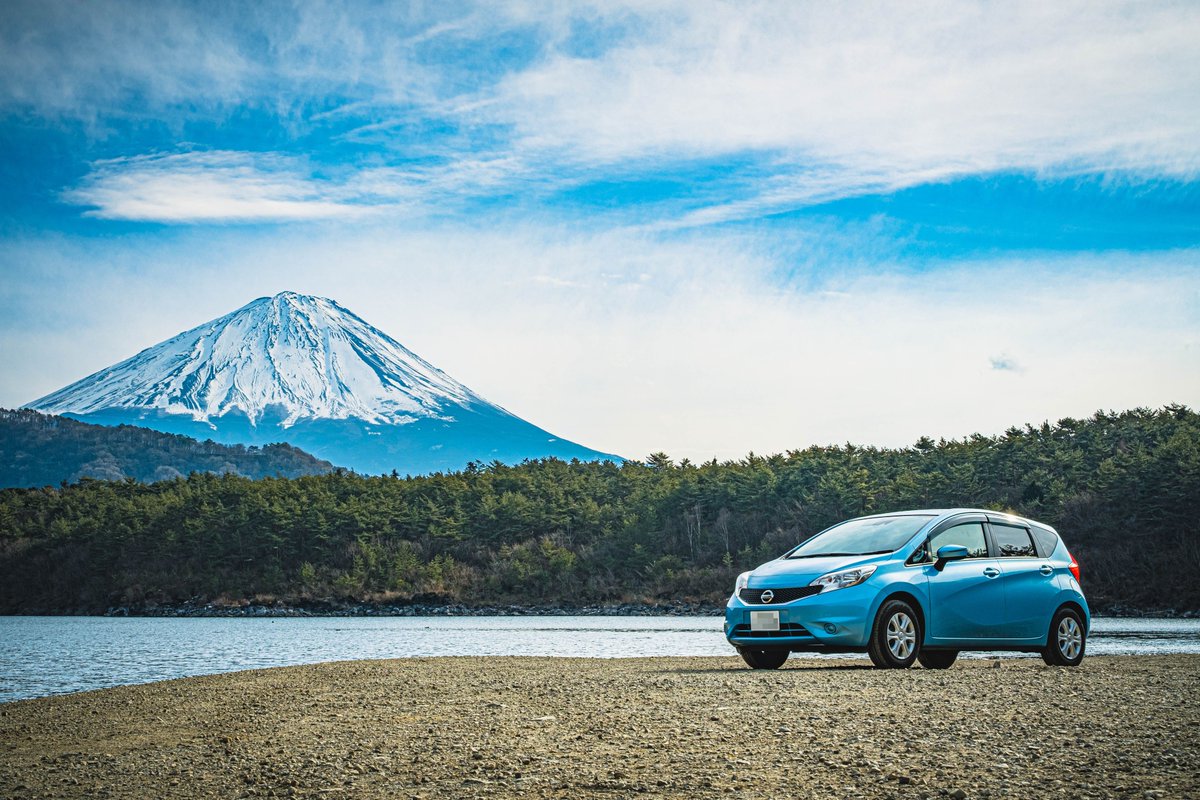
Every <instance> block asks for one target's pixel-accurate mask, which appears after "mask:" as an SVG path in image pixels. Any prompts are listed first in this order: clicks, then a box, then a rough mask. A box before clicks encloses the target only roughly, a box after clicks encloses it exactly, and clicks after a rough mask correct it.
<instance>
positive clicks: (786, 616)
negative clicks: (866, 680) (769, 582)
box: [725, 584, 874, 651]
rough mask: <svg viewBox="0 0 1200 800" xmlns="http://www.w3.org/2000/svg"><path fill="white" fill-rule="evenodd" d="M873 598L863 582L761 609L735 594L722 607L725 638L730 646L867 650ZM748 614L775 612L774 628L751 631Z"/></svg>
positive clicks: (768, 605)
mask: <svg viewBox="0 0 1200 800" xmlns="http://www.w3.org/2000/svg"><path fill="white" fill-rule="evenodd" d="M756 588H766V587H756ZM873 594H874V593H873V592H872V591H871V590H870V589H869V588H868V587H867V585H866V584H862V585H859V586H851V587H850V588H848V589H836V590H834V591H832V592H822V593H821V594H815V595H812V596H810V597H802V598H800V599H799V600H793V601H791V602H790V603H771V604H762V605H760V604H750V603H745V602H743V601H742V600H741V599H740V598H738V597H737V596H736V595H735V596H733V597H731V598H729V603H728V604H727V605H726V606H725V638H726V639H727V640H728V641H729V643H730V644H731V645H733V646H734V647H787V648H788V649H790V650H794V651H803V650H859V649H862V648H865V647H866V646H867V639H868V635H869V630H868V628H869V623H868V620H869V619H870V618H871V611H872V607H873V603H872V599H873ZM752 611H777V612H779V630H778V631H753V630H751V623H750V613H751V612H752Z"/></svg>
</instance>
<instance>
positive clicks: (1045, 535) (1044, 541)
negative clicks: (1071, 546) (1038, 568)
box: [1033, 525, 1058, 558]
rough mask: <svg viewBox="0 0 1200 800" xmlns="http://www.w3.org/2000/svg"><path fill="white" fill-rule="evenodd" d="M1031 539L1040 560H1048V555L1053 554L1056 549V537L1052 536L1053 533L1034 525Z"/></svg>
mask: <svg viewBox="0 0 1200 800" xmlns="http://www.w3.org/2000/svg"><path fill="white" fill-rule="evenodd" d="M1033 539H1034V543H1035V544H1037V548H1038V555H1040V556H1041V557H1042V558H1049V557H1050V554H1051V553H1053V552H1054V548H1056V547H1058V537H1057V536H1055V535H1054V532H1053V531H1048V530H1046V529H1045V528H1039V527H1037V526H1036V525H1035V526H1034V527H1033Z"/></svg>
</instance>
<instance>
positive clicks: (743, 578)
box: [733, 572, 750, 597]
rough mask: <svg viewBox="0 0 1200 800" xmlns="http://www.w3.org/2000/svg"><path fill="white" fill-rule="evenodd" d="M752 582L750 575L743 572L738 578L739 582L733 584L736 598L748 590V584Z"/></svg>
mask: <svg viewBox="0 0 1200 800" xmlns="http://www.w3.org/2000/svg"><path fill="white" fill-rule="evenodd" d="M749 582H750V573H749V572H743V573H742V574H741V575H738V576H737V581H736V582H735V583H734V584H733V594H734V596H735V597H736V596H737V593H738V592H740V591H741V590H742V589H745V588H746V584H747V583H749Z"/></svg>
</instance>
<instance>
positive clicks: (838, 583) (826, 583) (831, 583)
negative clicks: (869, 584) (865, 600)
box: [809, 564, 875, 592]
mask: <svg viewBox="0 0 1200 800" xmlns="http://www.w3.org/2000/svg"><path fill="white" fill-rule="evenodd" d="M874 573H875V565H874V564H871V565H869V566H865V567H855V568H854V569H844V570H842V571H841V572H830V573H829V574H828V575H822V576H821V577H819V578H817V579H816V580H815V581H813V582H812V583H810V584H809V586H820V587H821V591H822V592H832V591H834V590H835V589H845V588H847V587H849V586H858V585H859V584H860V583H862V582H863V581H865V580H866V579H867V578H869V577H871V575H873V574H874Z"/></svg>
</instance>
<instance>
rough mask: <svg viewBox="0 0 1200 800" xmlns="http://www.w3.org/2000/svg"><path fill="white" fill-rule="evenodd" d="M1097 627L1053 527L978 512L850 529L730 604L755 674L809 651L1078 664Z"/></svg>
mask: <svg viewBox="0 0 1200 800" xmlns="http://www.w3.org/2000/svg"><path fill="white" fill-rule="evenodd" d="M1090 625H1091V616H1090V613H1089V611H1088V605H1087V600H1085V599H1084V596H1083V590H1082V589H1081V588H1080V586H1079V565H1078V564H1077V563H1076V561H1075V559H1074V558H1072V557H1071V554H1070V553H1069V552H1068V551H1067V547H1066V545H1065V544H1063V541H1062V539H1061V538H1059V535H1058V533H1057V532H1056V531H1055V530H1054V529H1053V528H1051V527H1050V526H1048V525H1044V524H1042V523H1040V522H1035V521H1033V520H1030V519H1024V518H1022V517H1015V516H1011V515H1008V514H1001V513H998V512H995V511H985V510H980V509H969V508H956V509H949V510H945V509H942V510H929V511H902V512H897V513H892V514H877V515H875V516H870V517H860V518H858V519H852V520H847V521H846V522H841V523H839V524H837V525H834V526H833V527H831V528H827V529H825V530H824V531H822V532H821V533H818V534H817V535H816V536H813V537H812V538H810V539H808V540H807V541H805V542H803V543H802V544H800V545H799V546H797V547H795V548H793V549H792V550H789V551H788V552H787V553H784V554H783V555H782V556H780V557H779V558H777V559H775V560H774V561H769V562H767V563H766V564H763V565H762V566H760V567H758V568H757V569H755V570H752V571H750V572H744V573H742V574H741V575H739V576H738V579H737V585H736V586H735V587H734V590H733V596H732V597H730V598H729V603H728V605H727V606H726V607H725V637H726V638H727V639H728V640H729V643H730V644H732V645H733V646H734V647H736V648H737V651H738V652H739V653H740V654H741V656H742V658H743V659H745V661H746V663H747V664H749V665H750V666H751V667H753V668H754V669H778V668H779V667H780V666H782V665H783V662H784V661H786V660H787V657H788V654H789V653H795V652H806V651H824V652H866V653H867V654H868V655H870V657H871V661H872V662H874V663H875V665H876V666H878V667H890V668H901V669H902V668H906V667H910V666H912V664H913V662H914V661H919V662H921V665H922V666H924V667H927V668H931V669H946V668H947V667H949V666H951V665H952V664H953V663H954V661H955V659H956V658H958V654H959V651H961V650H1016V651H1025V652H1036V653H1041V655H1042V658H1043V659H1044V660H1045V662H1046V663H1047V664H1051V665H1057V666H1068V667H1073V666H1076V665H1078V664H1079V662H1081V661H1082V660H1083V651H1084V646H1085V644H1086V641H1087V635H1088V631H1089V629H1090Z"/></svg>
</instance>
